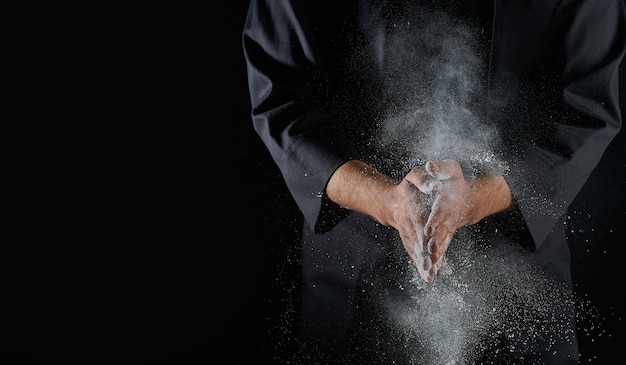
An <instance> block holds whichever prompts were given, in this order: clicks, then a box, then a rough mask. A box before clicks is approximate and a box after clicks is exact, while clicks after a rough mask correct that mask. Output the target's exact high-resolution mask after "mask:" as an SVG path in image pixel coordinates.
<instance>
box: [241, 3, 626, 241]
mask: <svg viewBox="0 0 626 365" xmlns="http://www.w3.org/2000/svg"><path fill="white" fill-rule="evenodd" d="M392 3H393V2H391V1H388V2H387V3H385V2H383V1H376V0H364V1H262V0H261V1H252V2H251V5H250V10H249V14H248V18H247V21H246V24H245V29H244V32H243V48H244V51H245V56H246V60H247V66H248V79H249V88H250V95H251V105H252V119H253V123H254V127H255V129H256V131H257V132H258V134H259V136H260V137H261V138H262V140H263V142H264V143H265V145H266V146H267V148H268V150H269V151H270V153H271V155H272V157H273V159H274V161H275V162H276V164H277V165H278V167H279V168H280V171H281V173H282V175H283V177H284V179H285V181H286V183H287V186H288V188H289V190H290V192H291V194H292V195H293V197H294V199H295V201H296V203H297V204H298V207H299V208H300V210H301V211H302V213H303V215H304V217H305V219H306V222H307V223H308V224H309V225H310V227H312V229H314V230H315V231H316V232H325V231H327V230H328V229H330V228H331V227H332V226H333V225H334V224H336V223H337V222H338V221H339V220H340V219H341V218H342V217H343V215H341V213H338V212H337V207H334V206H333V204H326V202H325V199H324V193H323V192H324V188H325V186H326V183H327V182H328V179H329V177H330V176H331V174H332V173H333V172H334V171H335V169H337V167H338V166H339V165H341V164H342V163H344V162H346V161H347V160H349V159H363V160H365V161H366V162H368V163H373V164H375V162H374V161H372V158H371V157H370V156H366V155H364V152H363V149H362V148H359V141H358V140H357V139H358V136H359V133H358V132H357V133H352V135H349V134H348V133H345V130H344V131H342V130H341V129H340V128H337V125H338V124H339V121H340V120H346V119H349V120H351V122H352V123H354V122H356V123H357V125H358V124H359V123H360V124H361V125H362V127H361V128H362V129H364V130H365V129H366V128H365V124H366V123H367V121H368V120H372V119H376V118H377V117H380V115H376V114H377V112H376V110H374V111H372V110H371V109H373V108H371V105H372V104H373V103H375V102H376V98H377V97H376V94H375V93H374V92H372V90H377V87H378V86H377V84H378V83H379V82H380V75H379V74H377V73H378V72H379V70H380V69H381V68H383V67H384V66H383V65H384V64H385V62H387V59H388V56H387V55H386V54H385V50H384V49H385V46H386V44H385V42H386V41H387V38H388V37H389V29H390V27H393V26H394V25H393V24H390V23H392V22H393V21H396V20H395V19H393V20H392V19H391V18H392V17H393V16H394V12H395V13H399V12H398V11H397V10H398V9H397V8H398V6H395V8H394V6H393V4H392ZM434 3H439V4H441V3H442V2H434ZM487 3H489V2H487ZM487 8H489V10H490V11H489V12H487V13H486V14H485V13H484V12H482V13H481V12H474V13H472V15H471V16H470V18H471V19H475V20H478V21H482V24H483V25H482V26H483V27H484V28H483V33H484V32H487V33H488V34H487V35H486V39H487V42H488V48H489V49H488V50H487V54H486V57H485V61H486V63H485V65H486V67H487V69H486V73H485V78H486V79H487V80H488V81H487V82H488V85H487V87H488V89H489V95H490V97H491V99H490V100H491V101H490V103H491V107H490V109H491V113H492V114H491V115H492V116H491V118H492V119H494V120H496V122H497V123H498V125H499V126H500V130H501V131H502V135H503V136H502V138H503V141H504V143H503V144H502V145H503V146H504V148H503V151H499V153H502V154H503V156H504V157H503V159H504V160H505V161H506V162H507V164H508V166H507V171H506V172H505V174H506V176H507V181H508V182H509V185H510V186H511V189H512V192H513V195H514V197H515V198H516V200H517V202H518V204H519V207H520V212H521V214H522V215H523V217H524V220H525V223H526V225H527V227H528V229H529V231H530V233H531V234H532V237H533V241H534V245H535V246H536V247H540V246H541V244H542V243H543V241H544V240H545V238H546V236H547V235H548V234H549V232H550V231H551V230H552V228H553V227H554V226H555V223H556V222H557V220H558V219H559V218H560V217H562V215H563V214H564V212H565V211H566V209H567V207H568V206H569V204H570V203H571V202H572V200H573V199H574V197H575V196H576V194H577V193H578V192H579V191H580V189H581V187H582V186H583V184H584V183H585V181H586V179H587V178H588V177H589V175H590V174H591V172H592V170H593V169H594V167H595V166H596V165H597V163H598V162H599V160H600V158H601V156H602V154H603V152H604V150H605V149H606V147H607V146H608V144H609V143H610V142H611V140H612V139H613V137H614V136H615V135H616V134H617V132H618V131H619V129H620V125H621V116H620V110H619V102H618V67H619V64H620V61H621V59H622V57H623V55H624V52H625V49H626V14H625V10H624V5H623V2H622V1H619V0H602V1H597V0H561V1H558V0H534V1H504V0H496V1H493V5H492V6H491V5H489V6H488V7H487ZM390 9H391V10H390ZM465 10H466V11H467V12H468V13H471V12H472V11H473V9H471V7H468V9H465ZM355 54H358V56H357V57H354V55H355ZM355 58H360V59H357V60H356V61H355ZM355 62H358V63H359V65H358V66H355V65H356V63H355ZM512 90H515V92H514V93H515V95H511V96H507V97H506V98H505V97H503V95H505V94H507V93H509V94H513V92H512ZM503 100H505V101H504V102H503ZM511 100H514V101H511ZM340 109H343V110H344V111H343V112H341V110H340ZM346 111H347V112H346ZM358 128H359V127H353V130H352V132H354V129H358ZM355 135H356V136H357V138H356V139H355V138H352V137H354V136H355ZM382 168H383V170H384V169H385V168H384V166H383V167H382ZM386 172H387V173H391V171H386Z"/></svg>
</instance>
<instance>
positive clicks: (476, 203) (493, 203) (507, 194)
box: [467, 175, 516, 224]
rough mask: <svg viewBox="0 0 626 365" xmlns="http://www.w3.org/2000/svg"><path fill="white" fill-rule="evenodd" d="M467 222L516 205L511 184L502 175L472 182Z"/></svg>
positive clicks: (476, 220) (510, 208)
mask: <svg viewBox="0 0 626 365" xmlns="http://www.w3.org/2000/svg"><path fill="white" fill-rule="evenodd" d="M470 186H471V194H470V197H469V202H468V205H467V206H468V214H467V220H468V222H467V224H475V223H478V222H479V221H480V220H482V219H484V218H486V217H489V216H491V215H494V214H498V213H501V212H505V211H509V210H512V209H514V208H515V207H516V203H515V199H514V198H513V195H512V194H511V190H510V189H509V185H508V184H507V182H506V180H505V179H504V177H503V176H502V175H488V176H483V177H479V178H477V179H476V180H473V181H471V182H470Z"/></svg>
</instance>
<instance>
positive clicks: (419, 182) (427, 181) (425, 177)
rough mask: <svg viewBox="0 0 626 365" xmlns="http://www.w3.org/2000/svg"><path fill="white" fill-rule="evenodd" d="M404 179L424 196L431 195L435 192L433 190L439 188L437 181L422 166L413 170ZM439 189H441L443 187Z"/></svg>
mask: <svg viewBox="0 0 626 365" xmlns="http://www.w3.org/2000/svg"><path fill="white" fill-rule="evenodd" d="M404 178H405V179H406V180H407V181H409V182H410V183H411V184H413V185H414V186H415V187H417V188H418V189H419V190H420V191H421V192H422V193H424V194H429V193H430V192H432V191H433V189H435V188H437V187H438V184H437V183H436V179H434V178H433V177H432V176H431V175H430V174H429V173H428V171H426V169H425V168H424V167H422V166H416V167H414V168H412V169H411V171H409V173H408V174H406V176H405V177H404ZM438 188H439V189H441V187H438Z"/></svg>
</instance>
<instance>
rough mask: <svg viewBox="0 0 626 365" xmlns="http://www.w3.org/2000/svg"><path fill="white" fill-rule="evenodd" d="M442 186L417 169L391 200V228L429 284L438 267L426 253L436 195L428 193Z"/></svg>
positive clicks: (400, 184)
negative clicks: (392, 227)
mask: <svg viewBox="0 0 626 365" xmlns="http://www.w3.org/2000/svg"><path fill="white" fill-rule="evenodd" d="M440 185H441V182H439V181H437V180H435V179H433V178H432V176H430V174H429V173H428V171H427V170H426V169H425V168H424V167H415V168H413V169H412V170H411V171H410V172H409V173H408V174H407V175H406V176H405V177H404V178H403V179H402V181H400V183H399V184H397V185H395V186H394V188H393V189H392V192H391V193H390V194H389V201H388V204H389V208H390V210H391V211H392V212H393V213H392V214H393V219H392V220H391V221H392V222H393V224H392V225H393V226H394V228H396V230H398V232H399V234H400V239H401V240H402V245H403V246H404V249H405V250H406V252H407V253H408V254H409V256H410V257H411V259H412V260H413V263H414V264H415V266H416V267H417V270H418V272H419V274H420V276H421V277H422V279H423V280H424V281H426V282H429V283H430V282H432V281H433V280H434V279H435V275H436V274H437V270H438V267H436V266H435V265H433V263H435V262H436V261H435V260H433V257H432V255H431V253H430V252H429V251H428V250H427V247H428V246H427V237H426V235H425V226H426V222H427V219H428V217H429V215H430V214H431V204H432V202H433V196H430V195H428V194H430V193H431V192H432V191H434V190H437V189H439V188H440V187H441V186H440ZM420 187H421V189H420Z"/></svg>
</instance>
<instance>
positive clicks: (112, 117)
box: [0, 1, 626, 365]
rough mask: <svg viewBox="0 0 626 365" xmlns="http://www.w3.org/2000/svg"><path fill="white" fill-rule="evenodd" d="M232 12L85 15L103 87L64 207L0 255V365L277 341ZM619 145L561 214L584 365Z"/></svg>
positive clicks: (274, 281) (601, 320)
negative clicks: (568, 231)
mask: <svg viewBox="0 0 626 365" xmlns="http://www.w3.org/2000/svg"><path fill="white" fill-rule="evenodd" d="M174 3H175V4H174ZM246 8H247V1H232V2H229V5H217V6H214V5H213V3H208V2H201V1H185V2H172V4H165V3H160V2H155V3H151V4H150V5H146V6H145V7H140V6H139V7H133V9H122V8H121V7H120V8H115V9H109V11H110V12H111V18H110V19H115V20H114V21H113V20H109V21H106V20H104V21H102V22H101V23H99V24H100V25H101V26H102V28H101V29H99V33H101V34H100V35H101V36H102V38H98V39H99V40H95V41H94V40H92V42H95V45H96V48H98V47H101V49H102V52H101V57H102V58H103V59H104V60H105V61H104V62H101V63H100V62H98V63H97V65H99V66H105V67H98V68H97V71H94V70H91V71H92V72H95V73H97V74H98V75H97V76H94V77H93V83H95V84H97V85H102V87H103V88H104V87H107V88H108V87H111V86H113V91H111V92H108V91H107V92H103V91H102V90H100V91H99V92H98V93H96V96H97V98H100V99H102V100H100V101H102V102H97V103H94V106H93V107H90V108H89V113H86V114H84V115H85V121H84V123H85V124H87V125H88V127H85V130H86V131H88V132H89V133H88V135H89V136H91V137H92V138H87V140H83V142H81V143H79V144H77V147H78V148H74V149H72V153H71V154H70V159H71V160H72V161H73V162H72V163H70V164H68V165H65V167H61V168H60V169H61V170H63V169H64V168H67V170H73V169H75V168H81V169H83V170H81V171H84V173H81V174H79V175H80V178H79V179H78V180H76V179H75V178H74V177H76V176H75V175H73V174H71V173H69V172H68V176H72V177H73V178H71V179H70V178H68V179H67V181H65V180H63V179H61V183H59V185H60V187H61V189H60V191H62V192H64V193H65V196H66V197H67V200H65V199H63V198H60V197H59V196H56V194H55V196H54V197H53V198H49V197H48V198H46V197H47V196H48V195H46V193H41V195H39V197H40V198H41V199H39V200H38V199H33V200H36V201H35V202H33V205H32V206H33V207H39V206H41V207H43V208H42V209H38V210H37V209H35V210H37V211H38V212H39V213H37V214H35V213H32V212H30V213H28V214H24V215H22V216H21V217H24V218H27V219H28V221H27V222H26V223H22V224H21V225H18V226H19V231H20V232H21V234H22V237H23V239H20V240H15V241H14V242H13V243H12V246H14V247H13V248H12V249H10V250H9V249H5V250H4V251H3V255H2V258H3V260H5V261H6V263H5V264H4V265H3V271H2V273H3V277H2V293H3V298H2V301H3V302H5V304H8V306H7V307H6V308H5V310H4V311H3V319H2V323H0V333H1V334H2V340H3V341H2V342H1V344H0V364H1V365H4V364H44V363H50V362H58V363H82V364H95V363H106V364H126V363H128V364H208V363H227V364H248V363H256V362H258V361H269V362H270V363H272V362H273V360H274V359H276V358H280V354H278V353H279V352H281V351H285V348H286V347H288V344H287V345H285V344H284V343H280V342H281V341H284V340H285V338H287V337H289V336H288V333H285V331H289V330H290V328H291V327H290V321H291V320H292V319H293V317H294V316H295V314H294V311H297V293H296V291H295V288H296V286H297V280H298V262H297V257H298V239H299V226H300V221H299V218H294V217H297V216H298V213H297V210H296V207H295V205H294V204H293V202H292V201H291V200H290V198H289V195H288V193H287V191H286V188H285V186H284V183H283V182H282V180H281V177H280V174H279V172H278V169H277V168H276V166H275V165H274V164H273V162H272V161H271V159H270V157H269V154H268V153H267V151H266V150H265V149H264V147H263V145H262V144H261V142H260V140H259V138H258V137H257V136H256V135H255V133H254V131H253V130H252V125H251V121H250V103H249V99H248V95H247V84H246V82H247V80H246V75H245V63H244V59H243V54H242V51H241V30H242V26H243V22H244V20H245V12H246ZM102 33H104V34H102ZM109 33H110V34H109ZM108 35H112V36H113V37H112V38H111V39H112V40H111V41H107V40H105V39H107V36H108ZM623 75H624V73H623V74H622V77H621V83H620V86H621V94H620V96H621V98H622V105H624V106H625V107H626V102H625V101H624V99H625V97H624V94H625V92H626V84H625V81H624V79H625V77H624V76H623ZM107 90H108V89H107ZM623 109H624V108H623ZM624 113H625V114H626V111H625V112H624ZM94 125H96V126H94ZM83 137H84V136H83ZM625 145H626V131H624V130H622V132H620V134H619V135H618V137H617V138H616V139H615V140H614V141H613V143H612V144H611V146H610V147H609V149H608V150H607V151H606V154H605V155H604V157H603V160H602V162H601V163H600V165H599V166H598V168H597V170H596V171H595V172H594V174H593V175H592V177H591V179H590V180H589V181H588V182H587V184H586V185H585V187H584V190H583V191H582V193H581V195H580V196H579V197H578V198H577V200H576V201H575V203H574V206H573V207H572V209H571V213H570V216H571V227H572V230H573V234H572V252H573V262H574V278H575V282H576V289H577V292H578V294H579V295H580V296H581V297H582V298H583V299H582V300H581V302H584V303H592V304H588V305H585V307H584V311H585V312H586V313H587V315H586V316H585V318H582V324H583V329H581V333H580V340H581V352H582V355H583V363H585V364H587V363H591V364H616V363H617V360H616V359H617V358H618V355H620V354H621V352H622V349H621V348H620V347H621V346H622V345H623V343H624V342H623V341H624V335H623V326H624V309H623V308H624V299H623V295H621V294H620V290H621V288H622V287H623V278H624V274H623V270H622V267H621V264H622V257H623V255H622V254H623V252H624V249H623V247H622V246H623V244H624V242H626V240H625V238H626V220H625V217H626V214H625V213H626V212H625V209H624V207H625V206H626V205H625V203H626V202H625V196H626V154H625V153H624V152H625V149H624V146H625ZM77 155H79V156H77ZM85 155H88V156H89V157H88V158H86V157H85ZM57 176H58V175H57ZM61 176H63V175H62V174H61ZM34 196H38V195H36V194H34ZM48 200H49V201H48ZM46 203H49V204H46ZM51 206H53V207H55V208H54V209H53V208H50V207H51ZM56 207H64V208H69V210H70V211H71V212H70V213H67V212H63V210H61V209H56ZM42 216H45V217H47V218H46V219H43V220H45V222H42ZM33 223H35V224H33ZM34 231H37V232H36V234H35V232H34Z"/></svg>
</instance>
